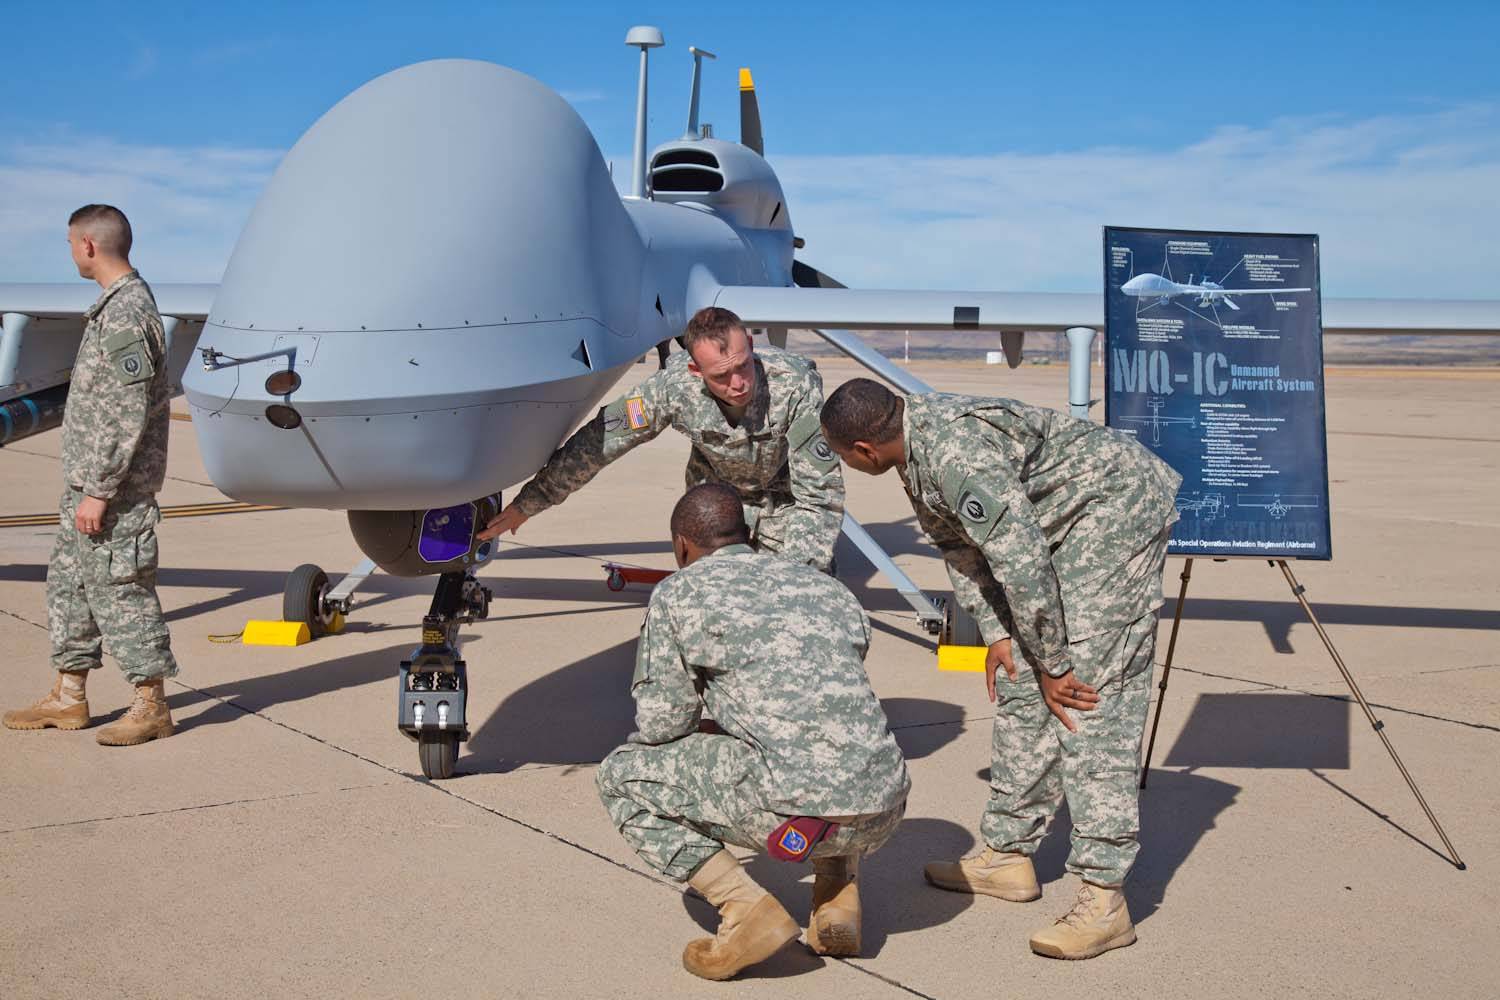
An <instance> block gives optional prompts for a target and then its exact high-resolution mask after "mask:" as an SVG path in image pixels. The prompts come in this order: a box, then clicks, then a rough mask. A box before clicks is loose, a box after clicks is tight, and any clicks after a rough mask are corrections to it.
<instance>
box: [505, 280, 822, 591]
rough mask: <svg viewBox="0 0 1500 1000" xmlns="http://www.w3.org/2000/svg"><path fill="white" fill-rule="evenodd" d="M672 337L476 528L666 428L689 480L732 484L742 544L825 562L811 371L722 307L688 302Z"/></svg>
mask: <svg viewBox="0 0 1500 1000" xmlns="http://www.w3.org/2000/svg"><path fill="white" fill-rule="evenodd" d="M682 340H683V346H684V347H685V348H686V350H685V352H680V353H677V354H674V355H672V356H671V357H670V359H669V360H668V361H667V363H666V365H665V367H664V368H663V369H662V370H661V371H659V372H657V373H656V374H654V375H652V376H651V377H650V378H648V379H646V380H645V381H644V382H642V383H641V384H640V385H639V386H638V387H636V389H635V390H634V391H633V392H630V393H628V394H626V395H625V396H622V397H621V398H619V399H617V400H615V401H614V402H613V403H611V404H609V405H608V406H606V407H604V408H603V409H602V410H600V411H599V414H598V416H596V417H595V418H594V419H593V420H591V421H589V422H588V423H586V424H584V425H583V426H582V427H580V428H579V429H578V430H577V431H576V432H575V433H574V434H573V436H572V437H570V438H569V439H568V440H567V441H566V442H564V443H563V445H562V447H561V448H559V449H557V451H555V452H554V453H553V454H552V457H551V458H550V459H548V461H547V464H546V465H544V466H543V467H542V469H541V471H540V472H538V473H537V474H536V476H535V477H534V478H533V479H532V480H531V482H529V483H527V484H526V485H525V486H524V487H522V488H521V490H520V492H519V493H517V494H516V497H515V499H514V500H512V501H511V503H510V505H509V506H508V507H506V508H505V510H503V511H501V512H500V513H499V514H498V515H497V516H496V517H495V518H494V519H492V520H491V521H490V523H489V525H488V526H486V527H485V529H484V530H483V531H481V532H480V533H479V537H480V538H495V537H497V536H498V535H500V534H501V533H503V532H506V531H510V532H514V531H515V530H516V529H517V528H519V527H520V526H521V525H522V524H524V523H526V521H527V519H528V518H531V517H533V516H535V515H537V514H539V513H541V512H542V511H544V510H546V509H547V508H548V507H552V506H554V505H556V504H560V503H562V502H563V501H564V500H566V499H567V498H568V496H569V495H571V494H572V493H573V491H574V490H576V489H578V488H579V487H581V486H583V485H584V484H585V483H587V482H588V481H589V480H591V479H593V478H594V476H596V475H598V474H599V470H600V469H603V468H604V467H605V466H606V465H608V464H609V463H610V462H613V461H614V460H615V459H617V458H619V457H620V456H622V455H624V454H625V453H626V452H628V451H630V450H631V449H632V448H634V447H636V446H637V445H640V444H644V443H645V442H647V441H650V440H651V439H652V438H654V437H656V436H657V435H658V434H660V433H661V432H662V431H663V430H665V429H666V428H668V427H676V428H677V429H678V430H680V431H681V432H682V433H684V434H686V435H687V436H688V437H690V438H692V440H693V450H692V455H691V457H690V458H689V459H688V466H687V485H688V487H689V488H691V487H693V486H696V485H698V484H699V483H723V484H725V485H727V486H730V487H732V488H733V489H734V490H735V492H737V493H738V494H739V497H740V501H741V503H742V504H743V506H744V511H745V520H746V522H747V523H748V524H749V525H750V544H751V546H752V547H754V548H755V549H756V550H757V551H760V552H775V553H778V554H780V555H782V556H784V557H785V558H787V559H790V560H791V561H793V562H801V563H807V564H808V565H810V566H815V567H817V568H818V569H822V570H827V569H828V568H829V565H830V564H831V562H832V560H833V546H834V543H835V542H836V541H837V540H838V534H839V528H840V526H841V525H842V524H843V520H844V480H843V476H842V474H841V472H840V469H839V461H838V457H837V456H835V455H834V453H833V452H832V451H831V450H830V449H829V448H828V445H827V444H825V443H824V441H823V436H822V433H821V432H820V431H819V429H818V412H819V411H820V410H821V409H822V406H823V380H822V378H821V377H820V376H819V375H818V371H817V369H816V368H815V367H814V366H813V364H812V362H810V361H808V360H807V359H805V358H802V357H799V356H797V355H795V354H788V353H786V352H784V351H779V350H776V349H775V348H762V349H760V350H756V349H754V348H753V347H752V345H751V343H750V335H749V334H748V333H746V332H745V328H744V325H743V324H742V323H741V322H740V320H739V317H738V316H736V315H735V314H734V313H732V312H730V311H729V310H727V309H715V308H712V307H710V308H708V309H701V310H699V311H698V313H697V314H696V315H695V316H694V317H693V318H692V320H691V321H690V322H689V323H688V326H687V330H686V331H685V332H684V334H683V337H682Z"/></svg>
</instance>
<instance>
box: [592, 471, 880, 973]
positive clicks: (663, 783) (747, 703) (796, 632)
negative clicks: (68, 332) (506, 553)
mask: <svg viewBox="0 0 1500 1000" xmlns="http://www.w3.org/2000/svg"><path fill="white" fill-rule="evenodd" d="M748 538H749V532H748V530H747V529H746V526H745V522H744V519H743V517H742V515H741V505H740V502H739V500H738V498H737V497H736V495H735V493H734V491H733V490H731V489H729V488H728V487H726V486H722V485H717V484H713V485H704V486H699V487H697V488H695V489H692V490H689V491H688V493H687V494H686V495H685V496H684V497H683V498H682V499H681V500H680V501H679V502H678V504H677V506H676V508H675V509H674V510H673V511H672V549H673V552H674V553H675V555H676V558H677V565H678V567H679V569H680V572H678V573H676V574H675V575H673V576H672V577H671V579H669V580H667V581H666V582H665V583H662V584H660V585H659V586H658V587H657V588H656V592H655V593H654V594H652V595H651V606H650V609H649V611H648V612H647V614H646V622H645V625H644V626H643V627H642V630H641V640H640V646H639V649H638V651H637V656H636V668H635V677H634V680H633V681H632V683H631V693H632V694H633V695H634V697H635V701H636V732H634V733H632V734H631V735H630V741H629V742H628V743H626V744H624V745H623V746H621V747H618V748H617V749H616V750H615V751H614V752H613V753H611V754H610V755H609V756H608V757H607V758H605V760H604V762H603V763H602V764H600V766H599V773H598V779H597V780H598V786H599V795H600V797H601V798H602V799H603V800H604V805H605V808H606V809H608V810H609V815H610V818H611V819H612V820H613V821H614V824H615V826H616V827H617V828H618V829H619V831H620V833H621V835H623V836H624V837H625V839H626V840H627V841H628V842H629V843H630V846H631V847H632V848H634V849H635V851H636V853H637V854H639V855H640V856H641V858H642V859H643V860H644V861H645V862H646V863H647V864H649V865H650V866H651V867H652V868H654V869H656V870H657V871H659V872H661V873H662V874H663V875H665V876H666V877H667V878H669V879H672V880H673V881H677V882H686V883H688V885H690V886H692V888H694V889H696V890H698V891H699V892H700V893H702V894H703V896H704V897H705V898H707V899H708V901H709V902H710V903H712V904H714V905H715V906H716V907H718V909H719V913H720V918H721V922H720V924H719V928H718V933H717V934H716V935H715V936H714V937H712V938H703V939H700V940H697V941H694V942H692V943H691V944H689V945H688V946H687V949H686V950H685V951H684V952H683V956H682V962H683V965H684V966H685V967H686V968H687V970H688V971H689V972H692V973H693V974H694V975H698V976H702V977H704V978H706V979H728V978H729V977H731V976H733V975H734V974H735V973H737V972H739V971H740V970H741V969H744V968H746V967H748V966H750V965H754V964H755V963H756V962H760V961H762V960H764V959H766V958H768V957H770V956H771V955H772V954H774V953H775V952H776V951H778V950H779V949H780V948H781V947H782V946H783V945H785V944H786V943H787V942H789V941H790V940H791V939H792V938H794V937H796V936H797V925H796V923H795V922H794V921H793V920H792V918H791V917H790V916H789V915H788V914H787V912H786V910H785V909H784V908H783V907H782V906H781V904H780V903H779V902H777V901H776V899H775V898H774V897H773V896H771V895H769V894H768V893H767V892H766V891H765V890H764V889H762V888H761V887H760V886H758V885H757V884H755V882H753V881H752V880H751V879H750V877H749V875H747V874H746V873H745V872H744V870H743V869H741V867H740V863H739V861H738V859H737V858H736V857H735V856H734V855H733V854H731V853H729V852H728V851H727V850H725V849H724V845H725V844H726V843H727V844H735V845H738V846H740V847H747V848H751V849H753V850H758V851H769V852H770V853H772V854H773V855H775V856H777V857H781V858H782V859H783V860H798V861H800V860H805V859H807V858H809V857H810V858H811V859H812V864H813V870H814V872H815V876H816V877H815V878H814V881H813V909H812V916H811V918H810V919H809V921H808V928H807V944H808V946H809V947H811V948H812V949H813V951H815V952H818V953H819V954H825V955H855V954H858V953H859V947H860V905H859V891H858V888H857V886H856V884H855V878H856V876H857V872H858V865H859V858H860V855H861V854H864V853H868V852H870V851H874V850H875V849H877V848H878V847H880V846H881V845H882V844H884V843H885V841H886V840H887V839H888V838H889V837H890V835H891V834H892V832H894V830H895V829H896V826H897V824H898V823H899V822H900V821H901V816H902V814H903V813H904V812H905V809H906V793H907V790H908V788H909V787H910V781H909V779H908V778H907V774H906V762H905V760H904V759H903V757H902V755H901V749H900V748H899V747H898V746H897V745H896V740H895V738H894V737H893V736H892V735H891V733H890V730H889V728H888V727H887V724H886V718H885V712H884V710H882V708H881V706H880V701H879V699H877V698H876V697H875V694H874V692H873V691H871V690H870V684H869V680H868V678H867V677H866V676H865V670H864V664H863V660H864V655H865V652H866V650H867V649H868V647H869V642H870V624H869V620H868V619H867V618H866V617H865V614H864V611H863V610H862V609H861V608H860V606H859V604H858V602H857V601H855V599H854V595H853V594H851V593H849V591H848V590H847V589H846V588H845V587H844V586H843V585H842V584H840V583H839V582H838V581H837V580H835V579H833V578H831V577H829V576H826V575H824V574H822V573H819V572H818V571H816V570H814V569H812V568H811V567H808V566H802V565H797V564H795V563H792V562H788V561H786V560H784V559H779V558H776V557H773V556H768V555H764V554H761V553H757V552H755V551H754V550H752V549H751V547H750V545H749V544H748ZM705 708H706V709H707V710H708V712H709V713H710V714H711V715H712V717H713V719H714V720H715V722H717V723H718V727H719V729H720V730H721V732H720V733H708V732H702V731H700V720H701V719H702V718H703V711H704V709H705Z"/></svg>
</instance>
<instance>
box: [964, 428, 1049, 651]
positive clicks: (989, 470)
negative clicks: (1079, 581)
mask: <svg viewBox="0 0 1500 1000" xmlns="http://www.w3.org/2000/svg"><path fill="white" fill-rule="evenodd" d="M941 488H942V492H943V499H944V500H945V501H947V503H948V505H949V507H951V508H952V510H953V511H954V512H955V513H956V514H957V516H958V521H959V523H960V524H962V525H963V529H964V532H965V533H966V534H967V535H968V536H969V539H970V540H971V541H972V542H973V544H975V545H977V546H978V547H979V551H980V553H981V554H982V555H983V557H984V561H985V563H986V564H987V565H988V566H989V570H990V572H991V573H992V574H993V575H994V578H995V579H996V580H997V581H998V582H999V584H1000V586H1001V587H1002V588H1004V591H1005V601H1006V605H1007V607H1008V608H1009V609H1010V616H1011V630H1012V631H1013V633H1014V634H1015V637H1016V638H1017V639H1018V640H1020V643H1021V647H1022V649H1024V650H1026V652H1027V654H1028V658H1029V659H1032V658H1034V660H1035V662H1036V665H1037V666H1039V667H1040V668H1041V669H1042V670H1043V671H1045V672H1046V673H1048V674H1050V675H1052V676H1054V677H1060V676H1062V675H1063V674H1065V673H1067V672H1068V671H1069V670H1071V669H1072V664H1071V663H1070V662H1069V659H1068V634H1067V627H1066V622H1065V619H1064V617H1063V606H1062V591H1061V588H1060V587H1059V585H1058V581H1057V572H1056V571H1055V570H1054V569H1053V568H1052V552H1051V549H1050V548H1049V547H1048V545H1047V537H1046V535H1045V534H1043V532H1042V526H1041V524H1040V523H1038V521H1037V518H1036V511H1035V510H1034V509H1033V508H1032V506H1031V501H1030V500H1028V499H1027V498H1026V494H1025V492H1024V491H1023V490H1022V489H1021V483H1020V480H1018V479H1017V478H1016V475H1015V473H1014V472H1013V471H1012V470H1011V469H1010V467H1009V466H1008V465H1007V464H1006V463H1004V462H1003V461H990V462H987V461H984V460H983V456H982V455H980V456H974V457H972V458H971V457H967V456H966V457H962V458H959V457H955V458H954V459H953V460H952V461H951V462H950V463H949V465H948V466H947V467H945V468H944V470H943V474H942V476H941ZM986 638H988V636H986Z"/></svg>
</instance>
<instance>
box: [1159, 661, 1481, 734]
mask: <svg viewBox="0 0 1500 1000" xmlns="http://www.w3.org/2000/svg"><path fill="white" fill-rule="evenodd" d="M1172 669H1173V670H1181V671H1182V672H1183V673H1185V674H1197V675H1198V676H1199V677H1213V678H1215V679H1216V680H1221V681H1236V682H1238V683H1240V684H1248V685H1251V686H1252V687H1258V688H1262V689H1270V690H1273V691H1289V692H1292V693H1294V694H1305V695H1307V696H1308V697H1309V698H1328V699H1330V700H1332V701H1342V702H1346V703H1348V704H1354V705H1357V704H1359V702H1358V701H1357V700H1356V699H1355V697H1354V695H1352V694H1324V693H1322V692H1320V691H1308V690H1307V689H1305V688H1297V687H1288V686H1287V685H1285V684H1273V683H1271V682H1270V681H1257V680H1251V679H1250V678H1248V677H1234V676H1232V675H1230V674H1216V673H1212V672H1210V671H1207V670H1194V669H1193V668H1192V667H1181V666H1175V665H1174V666H1173V667H1172ZM1460 669H1465V668H1460ZM1330 683H1332V682H1330ZM1365 701H1367V702H1369V705H1370V707H1371V708H1382V709H1385V710H1386V711H1387V712H1396V713H1397V714H1400V715H1412V716H1416V717H1417V718H1419V719H1431V720H1432V721H1433V722H1446V723H1449V724H1450V725H1454V726H1463V727H1465V728H1467V729H1480V730H1484V731H1486V732H1491V733H1500V726H1491V725H1489V724H1488V723H1484V722H1470V721H1468V720H1467V719H1450V718H1448V717H1447V716H1445V715H1433V714H1431V713H1430V712H1419V711H1417V710H1416V709H1414V708H1401V707H1399V706H1397V705H1387V704H1385V703H1383V702H1378V701H1370V699H1369V698H1366V699H1365Z"/></svg>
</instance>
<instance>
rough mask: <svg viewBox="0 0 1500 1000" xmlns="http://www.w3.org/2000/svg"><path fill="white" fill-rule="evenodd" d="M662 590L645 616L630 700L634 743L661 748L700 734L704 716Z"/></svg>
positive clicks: (636, 652)
mask: <svg viewBox="0 0 1500 1000" xmlns="http://www.w3.org/2000/svg"><path fill="white" fill-rule="evenodd" d="M662 594H663V592H662V591H660V590H658V591H657V592H656V593H655V594H653V595H652V598H651V606H650V607H649V608H648V609H647V610H646V621H645V624H643V625H642V626H641V639H640V642H639V644H638V645H637V646H636V651H635V676H634V677H633V678H632V679H631V682H630V694H631V696H632V697H634V698H635V730H636V731H635V732H633V733H631V734H630V742H632V743H648V744H653V745H655V744H660V743H671V742H672V741H673V740H679V739H682V737H684V736H686V735H687V734H688V733H692V732H696V731H697V729H698V721H699V719H700V718H701V717H702V714H703V701H702V699H700V698H699V697H698V689H697V685H696V684H695V683H694V678H693V671H692V668H691V667H690V666H688V663H687V661H686V659H684V657H683V655H682V647H681V646H680V644H679V643H678V641H677V637H676V635H675V634H674V630H673V624H672V620H671V614H670V612H669V610H668V608H667V602H666V601H665V600H662V599H661V597H662Z"/></svg>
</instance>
